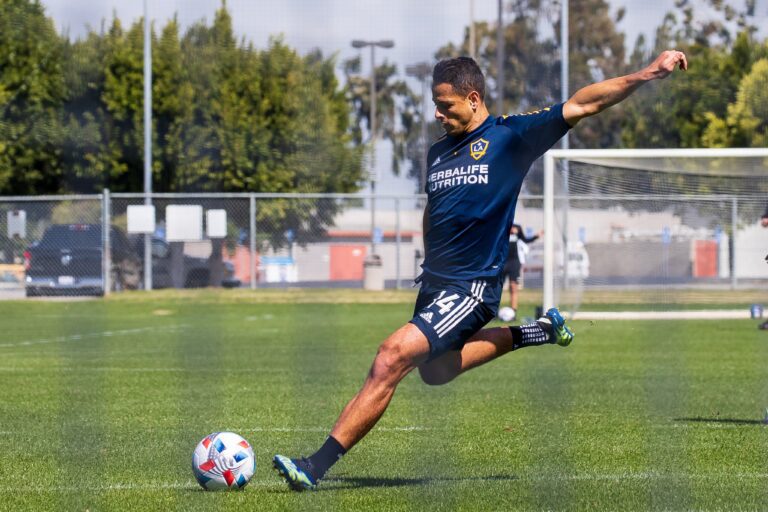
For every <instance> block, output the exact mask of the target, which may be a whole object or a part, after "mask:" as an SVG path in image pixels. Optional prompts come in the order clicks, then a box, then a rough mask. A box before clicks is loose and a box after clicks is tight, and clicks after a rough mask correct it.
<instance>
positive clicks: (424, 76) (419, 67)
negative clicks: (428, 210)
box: [405, 62, 432, 193]
mask: <svg viewBox="0 0 768 512" xmlns="http://www.w3.org/2000/svg"><path fill="white" fill-rule="evenodd" d="M405 73H406V74H407V75H408V76H412V77H414V78H416V79H417V80H419V81H420V82H421V136H420V137H419V138H420V141H419V148H420V150H421V155H420V156H421V158H420V164H419V165H420V167H421V170H420V172H419V179H420V181H419V185H420V186H419V193H421V192H423V191H424V184H425V183H426V182H427V181H426V179H427V80H428V79H429V77H431V76H432V66H430V65H429V63H428V62H419V63H418V64H411V65H410V66H406V67H405Z"/></svg>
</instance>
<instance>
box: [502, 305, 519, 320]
mask: <svg viewBox="0 0 768 512" xmlns="http://www.w3.org/2000/svg"><path fill="white" fill-rule="evenodd" d="M516 316H517V314H516V313H515V310H514V309H512V308H507V307H503V308H501V309H500V310H499V320H501V321H502V322H511V321H512V320H514V319H515V317H516Z"/></svg>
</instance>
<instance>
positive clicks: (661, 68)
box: [646, 50, 688, 79]
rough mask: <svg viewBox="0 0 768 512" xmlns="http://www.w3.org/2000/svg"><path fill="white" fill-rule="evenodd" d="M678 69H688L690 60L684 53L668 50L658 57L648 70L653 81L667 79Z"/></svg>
mask: <svg viewBox="0 0 768 512" xmlns="http://www.w3.org/2000/svg"><path fill="white" fill-rule="evenodd" d="M676 67H679V68H680V69H682V70H683V71H686V70H687V69H688V59H686V57H685V54H684V53H683V52H679V51H677V50H667V51H665V52H662V53H661V55H659V56H658V57H656V60H654V61H653V62H652V63H651V65H650V66H648V67H647V68H646V71H648V72H649V73H650V74H651V77H652V78H653V79H660V78H667V77H668V76H669V75H670V74H672V72H673V71H674V70H675V68H676Z"/></svg>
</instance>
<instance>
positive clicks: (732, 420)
mask: <svg viewBox="0 0 768 512" xmlns="http://www.w3.org/2000/svg"><path fill="white" fill-rule="evenodd" d="M674 421H680V422H686V423H727V424H731V425H766V422H765V420H743V419H738V418H702V417H700V416H699V417H696V418H674Z"/></svg>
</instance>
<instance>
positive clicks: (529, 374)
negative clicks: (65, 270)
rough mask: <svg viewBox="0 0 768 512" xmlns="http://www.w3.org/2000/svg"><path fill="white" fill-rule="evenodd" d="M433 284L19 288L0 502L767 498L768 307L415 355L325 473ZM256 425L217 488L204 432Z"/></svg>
mask: <svg viewBox="0 0 768 512" xmlns="http://www.w3.org/2000/svg"><path fill="white" fill-rule="evenodd" d="M413 297H414V294H413V293H412V292H407V293H406V292H403V293H385V294H380V295H376V294H366V293H364V292H359V293H351V292H306V293H305V292H291V293H281V292H272V293H270V292H266V291H261V292H255V293H252V292H245V291H237V293H233V294H227V293H225V292H213V291H202V292H196V293H172V292H170V293H157V294H141V293H135V294H124V295H122V296H119V297H113V298H110V299H107V300H97V301H85V302H60V301H50V302H47V301H30V302H0V318H2V324H1V325H2V334H1V335H0V387H1V388H2V390H3V391H4V393H3V398H2V400H0V446H2V454H3V457H2V463H1V464H0V510H9V511H11V510H13V511H17V510H34V511H43V510H57V511H58V510H91V511H93V510H151V511H154V510H183V511H191V510H232V509H233V508H234V507H237V506H245V507H248V508H247V509H248V510H482V511H487V510H661V509H664V510H690V509H696V510H764V509H765V508H766V507H767V506H768V505H767V504H768V427H766V426H764V425H763V424H762V418H763V413H764V410H765V408H766V407H768V378H767V377H768V375H766V373H767V372H766V367H767V365H766V361H768V358H767V357H768V332H765V331H758V330H757V329H756V328H755V326H756V322H755V321H749V320H743V321H742V320H738V321H737V320H730V321H704V322H692V321H666V322H648V321H644V322H630V321H625V322H597V323H592V322H575V323H574V324H573V328H574V330H575V331H576V334H577V338H576V341H575V342H574V344H573V345H572V346H571V347H568V348H560V347H554V346H546V347H537V348H529V349H525V350H522V351H519V352H515V353H512V354H509V355H507V356H505V357H503V358H501V359H499V360H497V361H494V362H493V363H491V364H489V365H487V366H485V367H483V368H480V369H477V370H474V371H472V372H469V373H467V374H466V375H464V376H462V377H460V378H459V379H457V380H456V381H455V382H453V383H451V384H448V385H446V386H442V387H428V386H426V385H424V384H422V383H421V382H420V380H419V379H418V376H417V375H410V376H409V377H408V378H406V380H405V381H404V382H403V384H402V385H401V387H400V388H399V389H398V392H397V394H396V395H395V398H394V400H393V402H392V405H391V406H390V409H389V410H388V411H387V413H386V414H385V416H384V418H383V419H382V421H381V422H380V423H379V425H378V426H377V427H376V429H374V430H373V431H372V432H371V434H370V435H369V436H368V437H367V438H366V439H364V440H363V442H362V443H361V444H360V445H358V446H357V447H355V448H354V449H353V450H352V451H351V452H350V453H349V454H348V455H347V456H346V457H345V458H344V459H343V460H342V461H341V462H340V463H339V464H338V465H337V466H336V467H334V468H333V470H332V471H331V473H330V474H329V477H328V479H327V480H326V481H324V482H323V483H322V485H321V487H320V489H319V490H318V492H315V493H304V494H295V493H292V492H290V491H289V490H288V488H287V487H286V486H285V484H284V483H282V482H281V481H280V480H279V479H278V477H277V475H276V474H275V473H274V472H273V470H272V469H271V464H270V459H271V457H272V455H273V454H274V453H276V452H279V453H284V454H288V455H297V454H305V455H306V454H309V453H311V452H312V451H313V450H314V449H315V448H317V447H318V446H319V444H320V443H321V442H322V441H323V439H324V438H325V436H326V435H327V432H328V430H329V428H330V427H331V425H332V423H333V422H334V420H335V418H336V416H337V414H338V413H339V411H340V410H341V408H342V406H343V405H344V404H345V403H346V401H347V400H348V399H349V398H351V396H352V395H353V394H354V393H355V392H356V391H357V389H358V387H359V385H360V384H361V383H362V379H363V377H364V376H365V373H366V371H367V369H368V366H369V364H370V362H371V359H372V357H373V355H374V353H375V351H376V348H377V346H378V343H379V342H380V341H381V340H382V339H383V338H384V337H385V336H386V335H387V334H388V333H389V332H391V331H392V330H393V329H395V328H396V327H398V326H399V325H400V324H402V323H403V322H404V321H406V320H407V319H408V318H409V317H410V313H411V308H412V302H411V301H412V299H413ZM218 430H232V431H235V432H238V433H240V434H241V435H243V436H244V437H245V438H246V439H248V440H249V441H250V442H251V443H252V444H253V445H254V450H255V453H256V457H257V465H258V467H257V471H256V475H255V476H254V479H253V480H252V481H251V483H250V485H249V486H248V487H246V488H245V490H244V491H242V492H229V493H208V492H204V491H202V490H201V489H200V488H199V487H198V486H197V484H196V483H195V481H194V479H193V478H192V474H191V470H190V457H191V453H192V449H193V448H194V446H195V444H196V443H197V441H199V440H200V438H202V437H203V436H204V435H206V434H208V433H210V432H213V431H218Z"/></svg>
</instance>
